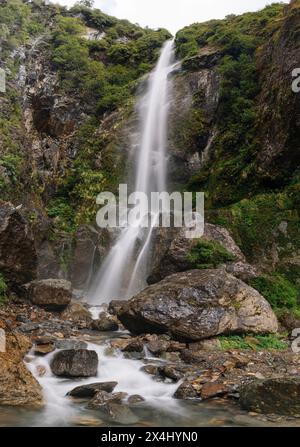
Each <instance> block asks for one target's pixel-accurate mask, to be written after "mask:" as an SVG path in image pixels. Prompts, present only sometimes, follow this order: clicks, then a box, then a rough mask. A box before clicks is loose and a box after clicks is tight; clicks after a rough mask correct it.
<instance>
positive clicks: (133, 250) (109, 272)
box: [89, 41, 174, 304]
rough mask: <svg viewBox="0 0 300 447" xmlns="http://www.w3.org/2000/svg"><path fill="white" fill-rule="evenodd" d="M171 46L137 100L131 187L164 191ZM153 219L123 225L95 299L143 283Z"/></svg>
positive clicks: (120, 295)
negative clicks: (146, 225)
mask: <svg viewBox="0 0 300 447" xmlns="http://www.w3.org/2000/svg"><path fill="white" fill-rule="evenodd" d="M173 63H174V45H173V41H168V42H166V43H165V45H164V47H163V48H162V51H161V55H160V58H159V60H158V62H157V65H156V67H155V69H154V70H153V72H152V73H151V74H150V76H149V80H148V85H147V90H146V93H145V95H144V96H143V97H142V98H141V99H140V100H139V104H138V110H139V122H140V128H139V129H140V130H139V135H138V144H137V145H136V161H135V168H134V170H135V172H134V176H135V187H134V189H135V191H136V192H142V193H145V194H147V197H148V198H149V199H150V196H151V192H162V191H166V183H167V127H168V126H167V123H168V112H169V99H170V80H169V76H168V75H169V74H170V72H171V71H172V69H173ZM153 222H154V221H153V220H152V226H150V227H149V228H147V229H145V228H143V227H142V221H140V222H139V221H138V222H136V223H135V225H133V226H127V227H125V228H124V229H122V231H121V234H120V235H119V237H118V238H117V240H116V242H115V244H114V245H113V247H112V248H111V250H110V252H109V254H108V255H107V257H106V259H105V260H104V261H103V263H102V266H101V267H100V270H99V272H98V274H97V275H96V278H95V280H94V282H93V284H92V287H91V289H90V291H89V301H90V302H91V303H94V304H102V303H107V302H110V301H111V300H112V299H128V298H130V297H131V296H133V295H134V294H135V293H137V292H138V291H140V290H142V289H143V288H144V287H145V286H146V285H147V283H146V278H147V276H148V267H149V256H150V253H151V241H152V234H153V227H154V223H153Z"/></svg>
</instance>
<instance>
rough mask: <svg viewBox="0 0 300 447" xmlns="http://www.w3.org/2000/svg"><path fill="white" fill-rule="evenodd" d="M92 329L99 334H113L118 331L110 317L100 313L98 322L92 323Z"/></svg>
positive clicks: (116, 325)
mask: <svg viewBox="0 0 300 447" xmlns="http://www.w3.org/2000/svg"><path fill="white" fill-rule="evenodd" d="M92 329H93V330H94V331H99V332H115V331H118V330H119V325H118V323H117V322H116V321H115V320H114V319H113V318H112V317H110V316H108V315H107V314H105V313H101V314H100V315H99V319H98V320H93V321H92Z"/></svg>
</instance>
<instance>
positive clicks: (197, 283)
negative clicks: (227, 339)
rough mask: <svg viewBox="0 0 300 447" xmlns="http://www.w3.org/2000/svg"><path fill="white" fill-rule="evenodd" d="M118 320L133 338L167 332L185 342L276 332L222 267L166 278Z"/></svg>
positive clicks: (262, 308)
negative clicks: (217, 336)
mask: <svg viewBox="0 0 300 447" xmlns="http://www.w3.org/2000/svg"><path fill="white" fill-rule="evenodd" d="M118 318H119V320H120V321H121V322H122V323H123V325H124V326H125V327H126V328H127V329H129V330H130V331H131V332H132V333H134V334H142V333H169V334H171V335H172V336H173V337H175V338H177V339H182V340H185V341H188V340H191V341H193V340H194V341H197V340H202V339H205V338H209V337H213V336H216V335H220V334H242V333H248V332H252V333H256V334H263V333H275V332H276V331H277V330H278V323H277V319H276V316H275V314H274V312H273V311H272V309H271V306H270V305H269V303H268V302H267V301H266V300H265V299H264V297H263V296H262V295H260V294H259V292H258V291H257V290H255V289H253V288H252V287H250V286H248V285H247V284H245V283H244V282H242V281H241V280H239V279H237V278H235V277H234V276H232V275H230V274H228V273H227V272H226V271H225V270H223V269H215V270H191V271H188V272H184V273H177V274H174V275H171V276H169V277H167V278H165V279H164V280H163V281H161V282H159V283H157V284H154V285H152V286H149V287H147V288H146V289H145V290H143V291H142V292H141V293H139V294H138V295H136V296H135V297H134V298H132V299H131V300H130V301H128V302H127V303H125V304H124V306H123V307H122V308H121V310H120V311H119V313H118Z"/></svg>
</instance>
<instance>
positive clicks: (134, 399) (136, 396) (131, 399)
mask: <svg viewBox="0 0 300 447" xmlns="http://www.w3.org/2000/svg"><path fill="white" fill-rule="evenodd" d="M141 402H145V399H144V398H143V397H142V396H140V395H139V394H133V395H132V396H129V397H128V404H129V405H135V404H139V403H141Z"/></svg>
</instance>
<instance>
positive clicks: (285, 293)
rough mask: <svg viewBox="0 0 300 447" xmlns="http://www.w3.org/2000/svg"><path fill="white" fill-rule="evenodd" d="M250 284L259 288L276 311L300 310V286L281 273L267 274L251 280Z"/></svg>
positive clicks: (296, 311)
mask: <svg viewBox="0 0 300 447" xmlns="http://www.w3.org/2000/svg"><path fill="white" fill-rule="evenodd" d="M250 285H251V286H252V287H254V288H255V289H257V290H258V291H259V292H260V293H261V294H262V295H263V296H264V297H265V298H266V299H267V300H268V301H269V303H270V304H271V306H272V307H273V309H274V310H275V311H281V312H282V310H284V309H286V310H290V311H295V313H296V314H297V313H298V312H299V310H300V306H299V304H300V303H299V297H300V288H299V287H296V286H295V285H294V284H292V283H291V282H290V281H289V280H288V279H287V278H285V277H284V276H283V275H280V274H273V275H265V276H261V277H259V278H255V279H253V280H251V281H250Z"/></svg>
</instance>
